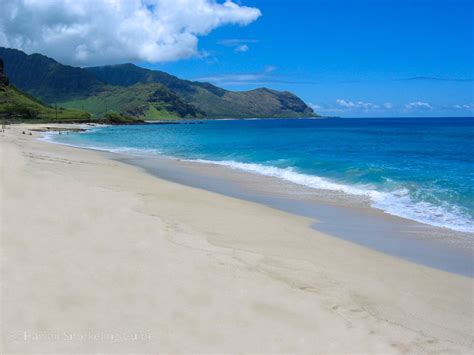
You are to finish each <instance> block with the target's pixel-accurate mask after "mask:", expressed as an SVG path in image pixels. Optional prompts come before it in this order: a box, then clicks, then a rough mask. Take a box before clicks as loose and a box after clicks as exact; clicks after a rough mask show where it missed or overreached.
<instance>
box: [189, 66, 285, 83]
mask: <svg viewBox="0 0 474 355" xmlns="http://www.w3.org/2000/svg"><path fill="white" fill-rule="evenodd" d="M275 70H277V67H275V66H273V65H269V66H267V67H265V68H264V69H263V70H262V71H261V72H257V73H236V74H221V75H212V76H205V77H200V78H196V79H195V80H197V81H209V82H211V83H215V84H220V85H247V84H251V85H255V84H265V83H266V82H268V80H270V79H271V78H272V73H273V72H274V71H275Z"/></svg>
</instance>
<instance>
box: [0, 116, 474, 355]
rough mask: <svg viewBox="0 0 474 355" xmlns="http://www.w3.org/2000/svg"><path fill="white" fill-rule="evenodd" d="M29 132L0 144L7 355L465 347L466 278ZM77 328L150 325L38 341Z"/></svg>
mask: <svg viewBox="0 0 474 355" xmlns="http://www.w3.org/2000/svg"><path fill="white" fill-rule="evenodd" d="M54 126H57V125H54ZM62 127H68V126H62ZM30 128H33V126H31V125H18V126H12V127H9V128H8V129H7V132H6V133H4V134H3V135H2V137H1V141H0V142H1V145H2V190H3V192H2V260H3V267H2V280H3V282H2V310H3V312H2V323H3V332H2V333H3V345H2V350H3V352H15V351H16V352H27V351H30V350H34V351H36V352H38V351H46V352H47V351H63V352H66V351H81V352H88V351H107V352H114V351H133V352H141V351H169V352H175V351H200V352H211V351H233V352H236V351H260V352H271V351H313V352H314V351H319V352H340V351H346V352H347V351H351V352H368V351H377V352H469V351H472V341H473V338H472V334H473V329H472V324H473V323H472V320H473V316H474V315H473V307H472V306H473V304H472V296H473V294H472V292H473V285H474V284H473V280H472V279H471V278H467V277H463V276H460V275H455V274H452V273H447V272H443V271H440V270H436V269H432V268H429V267H425V266H422V265H418V264H414V263H411V262H408V261H404V260H401V259H398V258H395V257H391V256H389V255H385V254H382V253H380V252H377V251H374V250H370V249H368V248H365V247H362V246H359V245H356V244H354V243H351V242H348V241H344V240H341V239H338V238H335V237H333V236H330V235H328V234H325V233H321V232H319V231H317V230H315V229H314V228H311V224H312V223H313V220H312V219H311V218H307V217H302V216H297V215H295V214H290V213H287V212H283V211H279V210H277V209H274V208H270V207H268V206H263V205H260V204H257V203H253V202H249V201H244V200H241V199H237V198H233V197H229V196H223V195H221V194H217V193H214V192H210V191H205V190H202V189H197V188H194V187H189V186H185V185H181V184H177V183H173V182H170V181H166V180H163V179H160V178H157V177H156V176H153V175H151V174H148V173H146V172H144V171H143V170H144V169H143V168H137V167H134V166H131V165H129V164H124V163H122V162H120V161H118V160H117V159H111V156H110V155H108V154H107V153H102V152H97V151H91V150H85V149H77V148H72V147H67V146H62V145H58V144H49V143H46V142H41V141H38V139H37V138H38V134H37V133H34V134H33V136H28V135H22V134H21V132H22V131H23V130H28V129H30ZM26 209H27V210H28V213H25V210H26ZM51 211H54V213H51ZM86 331H87V332H90V333H92V334H103V333H107V334H108V333H115V334H131V333H134V334H135V333H140V334H142V333H146V334H145V335H149V336H148V337H146V339H145V340H143V338H141V340H136V339H134V340H130V339H128V340H123V341H121V342H114V341H111V340H110V339H108V340H107V339H105V338H101V337H98V338H99V339H98V340H95V339H91V337H83V338H81V339H76V338H74V339H73V340H70V339H68V338H63V337H61V336H59V338H56V337H51V336H47V335H48V334H49V335H54V334H63V333H64V332H69V333H71V332H76V333H79V334H82V333H84V332H86ZM25 332H26V333H27V335H28V336H25ZM81 332H82V333H81ZM31 334H33V335H34V334H46V336H44V337H42V338H41V337H40V338H41V339H39V340H36V338H34V337H33V336H30V335H31Z"/></svg>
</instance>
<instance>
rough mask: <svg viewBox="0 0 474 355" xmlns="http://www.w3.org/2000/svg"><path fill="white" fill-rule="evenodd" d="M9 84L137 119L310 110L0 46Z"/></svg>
mask: <svg viewBox="0 0 474 355" xmlns="http://www.w3.org/2000/svg"><path fill="white" fill-rule="evenodd" d="M0 58H4V60H5V66H6V67H5V71H6V73H7V74H8V76H9V77H10V80H11V81H12V83H13V84H14V85H16V86H17V87H18V88H20V89H21V90H23V91H26V92H28V93H30V94H32V95H35V96H37V97H39V98H40V99H42V100H44V101H45V102H47V103H59V104H60V105H61V106H65V107H69V108H75V109H82V110H86V111H88V112H90V113H91V114H92V115H94V116H100V115H103V114H105V113H106V112H109V111H115V112H118V113H124V114H127V115H133V116H134V117H137V118H146V119H158V118H159V119H164V118H192V117H200V118H227V117H228V118H247V117H309V116H315V114H314V112H313V110H312V109H311V108H310V107H308V106H307V105H306V104H305V103H304V102H303V101H302V100H301V99H299V98H298V97H297V96H295V95H294V94H292V93H290V92H280V91H275V90H270V89H265V88H261V89H255V90H250V91H240V92H237V91H228V90H224V89H222V88H219V87H216V86H214V85H212V84H209V83H200V82H194V81H189V80H182V79H179V78H177V77H175V76H173V75H170V74H167V73H165V72H161V71H155V70H149V69H144V68H140V67H138V66H136V65H133V64H121V65H113V66H103V67H92V68H75V67H71V66H67V65H62V64H60V63H58V62H56V61H55V60H53V59H51V58H48V57H45V56H43V55H40V54H32V55H27V54H25V53H23V52H21V51H18V50H15V49H9V48H2V47H0Z"/></svg>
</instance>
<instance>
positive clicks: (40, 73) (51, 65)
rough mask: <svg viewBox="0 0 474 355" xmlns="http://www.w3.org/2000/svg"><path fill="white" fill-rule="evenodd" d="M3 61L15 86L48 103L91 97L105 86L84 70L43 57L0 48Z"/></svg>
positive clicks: (0, 56)
mask: <svg viewBox="0 0 474 355" xmlns="http://www.w3.org/2000/svg"><path fill="white" fill-rule="evenodd" d="M0 58H3V61H4V64H5V72H6V74H7V75H8V77H9V78H10V81H11V82H12V84H13V85H15V86H16V87H17V88H18V89H20V90H22V91H25V92H27V93H29V94H31V95H34V96H36V97H39V98H40V99H41V100H43V101H45V102H48V103H54V102H56V101H61V100H64V99H69V98H72V97H80V96H86V95H91V94H93V93H95V92H97V91H98V90H99V89H100V88H101V87H102V86H103V83H102V82H100V81H99V80H98V79H97V78H96V77H95V76H94V75H92V74H90V73H89V72H87V71H85V70H84V69H81V68H75V67H71V66H69V65H63V64H60V63H58V62H56V61H55V60H54V59H51V58H48V57H46V56H44V55H41V54H31V55H27V54H26V53H24V52H22V51H19V50H16V49H10V48H3V47H0Z"/></svg>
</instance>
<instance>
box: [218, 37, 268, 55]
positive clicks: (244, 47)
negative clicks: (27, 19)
mask: <svg viewBox="0 0 474 355" xmlns="http://www.w3.org/2000/svg"><path fill="white" fill-rule="evenodd" d="M258 42H259V40H257V39H237V38H233V39H223V40H220V41H218V42H217V43H218V44H220V45H223V46H226V47H233V48H234V52H235V53H244V52H248V50H249V49H250V46H249V44H250V43H258Z"/></svg>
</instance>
